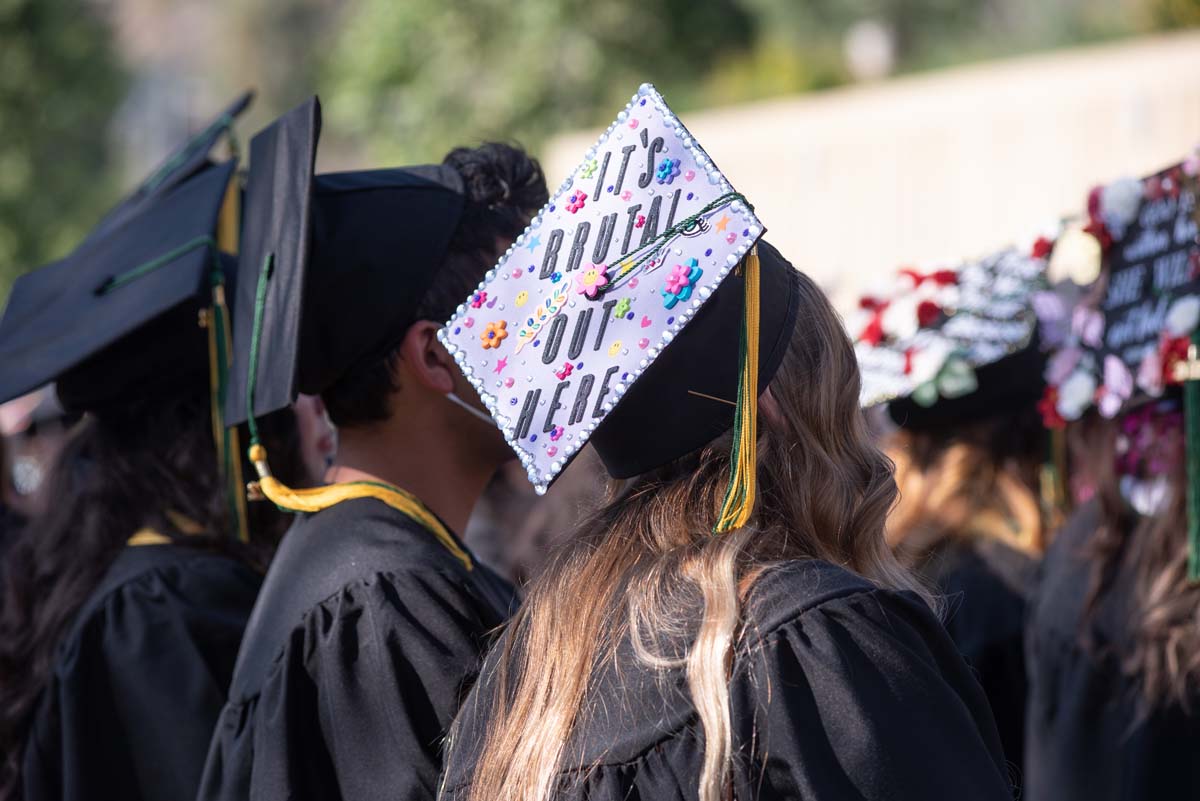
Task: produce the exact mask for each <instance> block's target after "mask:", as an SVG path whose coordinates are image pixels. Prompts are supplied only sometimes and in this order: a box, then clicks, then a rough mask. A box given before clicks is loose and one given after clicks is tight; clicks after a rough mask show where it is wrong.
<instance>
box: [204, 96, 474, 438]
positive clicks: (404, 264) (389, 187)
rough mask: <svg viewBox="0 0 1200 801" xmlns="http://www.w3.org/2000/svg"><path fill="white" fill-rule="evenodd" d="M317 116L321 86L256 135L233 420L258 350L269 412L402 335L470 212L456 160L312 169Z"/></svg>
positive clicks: (244, 408) (257, 384) (240, 412)
mask: <svg viewBox="0 0 1200 801" xmlns="http://www.w3.org/2000/svg"><path fill="white" fill-rule="evenodd" d="M320 125H321V123H320V105H319V103H318V101H317V99H316V98H313V99H312V100H310V101H308V102H307V103H305V104H304V105H302V106H300V107H298V108H296V109H294V110H292V111H291V112H289V113H287V114H285V115H284V116H283V117H281V118H280V119H278V120H276V121H275V122H274V123H272V124H271V125H270V126H268V127H267V128H266V129H265V130H263V131H262V132H260V133H259V134H257V135H256V136H255V137H254V139H253V140H251V143H250V174H249V179H248V181H247V186H246V198H245V218H244V220H245V223H244V233H243V239H242V248H241V253H240V262H239V263H240V274H241V275H242V278H243V281H242V285H241V287H240V289H239V297H238V304H237V306H238V309H237V313H236V315H235V324H234V342H235V343H237V347H236V350H235V355H234V364H233V371H232V374H231V383H230V392H229V395H228V405H227V413H228V419H229V422H231V423H237V422H241V421H243V420H246V419H247V417H248V416H249V415H250V413H251V410H250V409H249V408H248V404H247V393H246V389H247V386H246V384H247V379H248V377H249V376H250V368H251V363H252V356H253V357H254V358H256V359H257V367H256V370H255V373H254V375H253V377H252V380H253V381H254V408H253V414H254V415H255V416H261V415H264V414H267V413H269V412H272V411H274V410H276V409H279V408H282V407H284V406H286V405H288V404H289V403H291V402H292V400H294V399H295V397H296V395H297V393H299V392H303V393H306V394H319V393H321V392H323V391H324V390H326V389H328V388H329V387H330V386H332V385H333V384H334V383H335V382H336V381H337V380H338V379H339V378H341V377H342V376H344V375H345V374H346V373H347V372H348V371H350V370H351V369H353V368H355V367H356V366H358V365H361V364H365V363H368V362H370V361H371V360H373V359H374V358H377V357H380V356H383V355H384V354H385V353H386V352H387V351H388V349H390V348H392V347H394V346H395V345H396V343H397V342H399V340H400V339H401V338H402V337H403V335H404V331H405V330H406V329H407V328H408V326H409V325H411V323H412V322H413V320H412V317H413V314H414V312H415V310H416V307H417V304H418V303H419V302H420V300H421V298H422V297H423V296H424V294H425V292H426V290H427V289H428V288H429V285H430V282H431V281H432V280H433V276H434V275H435V274H436V272H437V270H438V269H439V268H440V267H441V265H442V262H443V259H444V257H445V253H446V248H447V247H448V246H449V243H450V240H451V238H452V237H453V235H454V232H455V230H456V229H457V227H458V222H459V219H460V217H461V215H462V209H463V205H464V202H465V200H464V196H463V186H462V179H461V177H460V176H459V175H458V173H457V172H456V171H455V170H454V169H453V168H451V167H445V166H423V167H405V168H400V169H383V170H366V171H358V172H344V173H332V174H327V175H315V176H314V168H313V164H314V159H315V155H316V148H317V141H318V139H319V137H320ZM264 265H269V266H268V267H267V269H268V271H269V272H268V274H267V275H266V276H265V279H264V276H263V273H264ZM260 293H261V294H260ZM256 313H257V315H258V318H259V319H258V326H257V328H258V331H257V333H255V328H256V325H255V322H256V320H255V318H256Z"/></svg>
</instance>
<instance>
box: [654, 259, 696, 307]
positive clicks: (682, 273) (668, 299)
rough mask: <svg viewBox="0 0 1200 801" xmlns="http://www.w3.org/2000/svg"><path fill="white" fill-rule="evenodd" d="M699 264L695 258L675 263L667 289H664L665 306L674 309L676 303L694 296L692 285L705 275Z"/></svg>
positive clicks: (668, 279)
mask: <svg viewBox="0 0 1200 801" xmlns="http://www.w3.org/2000/svg"><path fill="white" fill-rule="evenodd" d="M699 265H700V263H699V262H698V261H696V260H695V259H688V260H687V261H686V262H684V263H683V264H676V265H675V268H674V269H673V270H671V274H670V275H668V276H667V282H666V289H664V290H662V296H663V305H664V306H666V307H667V308H668V309H673V308H675V304H676V303H678V302H679V301H681V300H687V299H688V298H690V297H691V296H692V287H693V286H694V285H695V283H696V282H697V281H699V280H700V276H702V275H704V271H703V270H701V269H700V266H699Z"/></svg>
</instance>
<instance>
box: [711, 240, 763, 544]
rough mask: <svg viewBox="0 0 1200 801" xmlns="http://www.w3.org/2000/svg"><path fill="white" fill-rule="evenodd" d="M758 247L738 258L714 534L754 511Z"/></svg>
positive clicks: (740, 522)
mask: <svg viewBox="0 0 1200 801" xmlns="http://www.w3.org/2000/svg"><path fill="white" fill-rule="evenodd" d="M758 269H759V265H758V247H757V246H755V247H754V248H752V249H751V250H750V253H749V254H748V255H747V256H746V259H745V260H744V261H743V262H742V272H743V275H744V279H745V287H746V305H745V310H744V312H743V317H742V343H741V348H740V351H741V357H740V358H741V363H742V369H741V376H740V378H739V379H738V395H737V411H736V412H735V413H734V414H735V417H734V424H733V452H732V453H731V454H730V457H729V461H730V468H731V475H730V477H729V488H728V489H727V490H726V491H725V500H724V502H723V503H722V504H721V512H720V514H719V515H718V517H717V524H716V525H715V526H713V533H714V534H724V533H725V532H727V531H732V530H734V529H737V528H741V527H742V526H744V525H746V523H747V522H748V521H749V520H750V514H751V512H753V511H754V500H755V483H756V480H757V477H758V476H757V473H758V470H757V462H758V323H759V319H758V314H759V286H758Z"/></svg>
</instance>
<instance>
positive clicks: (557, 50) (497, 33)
mask: <svg viewBox="0 0 1200 801" xmlns="http://www.w3.org/2000/svg"><path fill="white" fill-rule="evenodd" d="M753 34H754V27H753V19H752V17H751V14H750V12H749V11H748V10H747V9H746V8H744V7H742V5H741V4H740V3H738V2H736V1H735V0H708V2H703V3H698V2H693V0H605V1H604V2H592V1H591V0H473V2H469V3H465V2H463V3H446V2H444V0H405V1H404V2H394V1H393V0H361V1H360V2H358V3H357V4H356V5H355V6H354V7H353V10H352V11H351V13H350V14H349V15H348V16H347V18H346V19H345V22H344V27H343V28H342V31H341V35H340V37H339V40H338V42H337V44H336V45H335V46H334V48H333V51H332V54H331V57H330V60H329V67H328V72H327V76H326V77H327V80H326V81H325V83H324V86H323V87H322V89H323V91H322V98H323V100H324V102H325V109H326V114H327V116H328V118H329V122H330V128H335V129H339V130H341V131H343V132H346V133H349V134H352V135H356V136H358V137H360V138H361V139H362V140H363V141H365V142H367V143H368V144H369V145H370V147H371V153H370V155H371V156H372V157H374V158H377V159H383V160H417V159H423V160H432V159H438V158H440V156H441V155H442V154H443V153H444V152H445V151H446V150H448V149H449V148H450V147H452V146H454V145H456V144H460V143H464V142H471V141H477V140H479V139H481V138H497V137H501V138H516V139H518V140H520V141H522V142H524V143H525V144H526V145H537V144H538V143H539V141H540V140H541V139H542V138H543V137H544V136H545V135H546V134H547V133H548V132H551V131H553V130H561V129H564V128H570V127H577V126H585V125H594V124H595V123H596V122H597V121H598V120H599V119H600V118H602V117H606V116H608V115H611V114H612V112H613V110H614V109H615V108H616V107H617V106H618V105H620V104H621V103H623V102H625V101H627V100H628V99H629V96H630V95H632V94H633V93H634V91H635V90H636V89H637V87H638V85H639V84H640V83H641V82H643V81H646V80H650V81H654V82H655V83H657V84H659V85H660V86H661V87H663V89H664V90H665V91H668V92H669V95H670V97H671V100H672V102H673V103H677V104H681V105H687V104H689V103H692V102H695V100H697V98H695V97H694V96H693V93H694V92H695V91H696V90H697V88H698V84H697V81H696V79H697V77H700V76H703V75H704V74H705V73H707V72H708V71H709V70H710V69H711V64H712V62H713V61H714V60H715V58H716V56H717V54H722V53H736V52H739V51H746V50H748V49H749V48H750V47H751V45H752V43H753Z"/></svg>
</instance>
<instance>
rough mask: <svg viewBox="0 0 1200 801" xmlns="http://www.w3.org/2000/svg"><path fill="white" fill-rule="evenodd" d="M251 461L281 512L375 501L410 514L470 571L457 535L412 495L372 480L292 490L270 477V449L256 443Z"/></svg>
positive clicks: (259, 483)
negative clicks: (367, 499)
mask: <svg viewBox="0 0 1200 801" xmlns="http://www.w3.org/2000/svg"><path fill="white" fill-rule="evenodd" d="M250 461H251V462H253V463H254V469H255V470H256V471H258V481H257V482H254V483H255V484H257V487H258V491H259V492H261V493H262V495H263V497H265V498H266V499H267V500H269V501H271V502H272V503H274V504H275V505H276V506H278V507H279V508H280V509H284V510H286V511H289V512H310V513H311V512H319V511H321V510H322V509H328V508H329V507H330V506H333V505H335V504H338V503H341V502H342V501H349V500H354V499H355V498H374V499H375V500H378V501H382V502H383V503H385V504H387V505H388V506H390V507H392V508H393V509H395V510H396V511H398V512H401V513H402V514H405V515H408V516H409V517H411V518H412V519H413V520H415V521H416V522H417V523H419V524H421V525H422V526H424V527H425V528H426V529H427V530H428V531H429V532H430V533H431V534H433V536H434V537H436V538H437V540H438V542H440V543H441V544H442V545H443V546H445V548H446V550H448V551H450V553H451V554H453V555H454V557H455V558H456V559H458V560H459V561H460V562H462V563H463V566H464V567H466V568H467V570H471V569H472V567H473V565H472V563H471V556H470V554H468V553H467V552H466V551H465V550H463V549H462V547H461V546H459V544H458V543H457V542H456V541H455V539H454V536H453V535H452V534H451V533H450V531H449V530H448V529H447V528H446V527H445V526H444V525H443V524H442V521H441V520H438V518H437V515H435V514H434V513H433V512H431V511H429V509H428V508H427V507H426V506H425V504H423V503H421V501H420V500H419V499H418V498H417V497H416V496H415V495H413V494H412V493H410V492H405V491H404V490H402V489H400V488H399V487H393V486H391V485H390V484H383V483H375V482H371V481H351V482H347V483H345V484H329V485H327V486H324V487H314V488H312V489H292V488H291V487H288V486H287V485H285V484H283V483H282V482H281V481H279V479H277V478H275V477H274V476H273V475H271V466H270V465H269V464H267V449H266V448H264V447H263V446H262V445H260V444H258V443H255V444H253V445H251V446H250Z"/></svg>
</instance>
